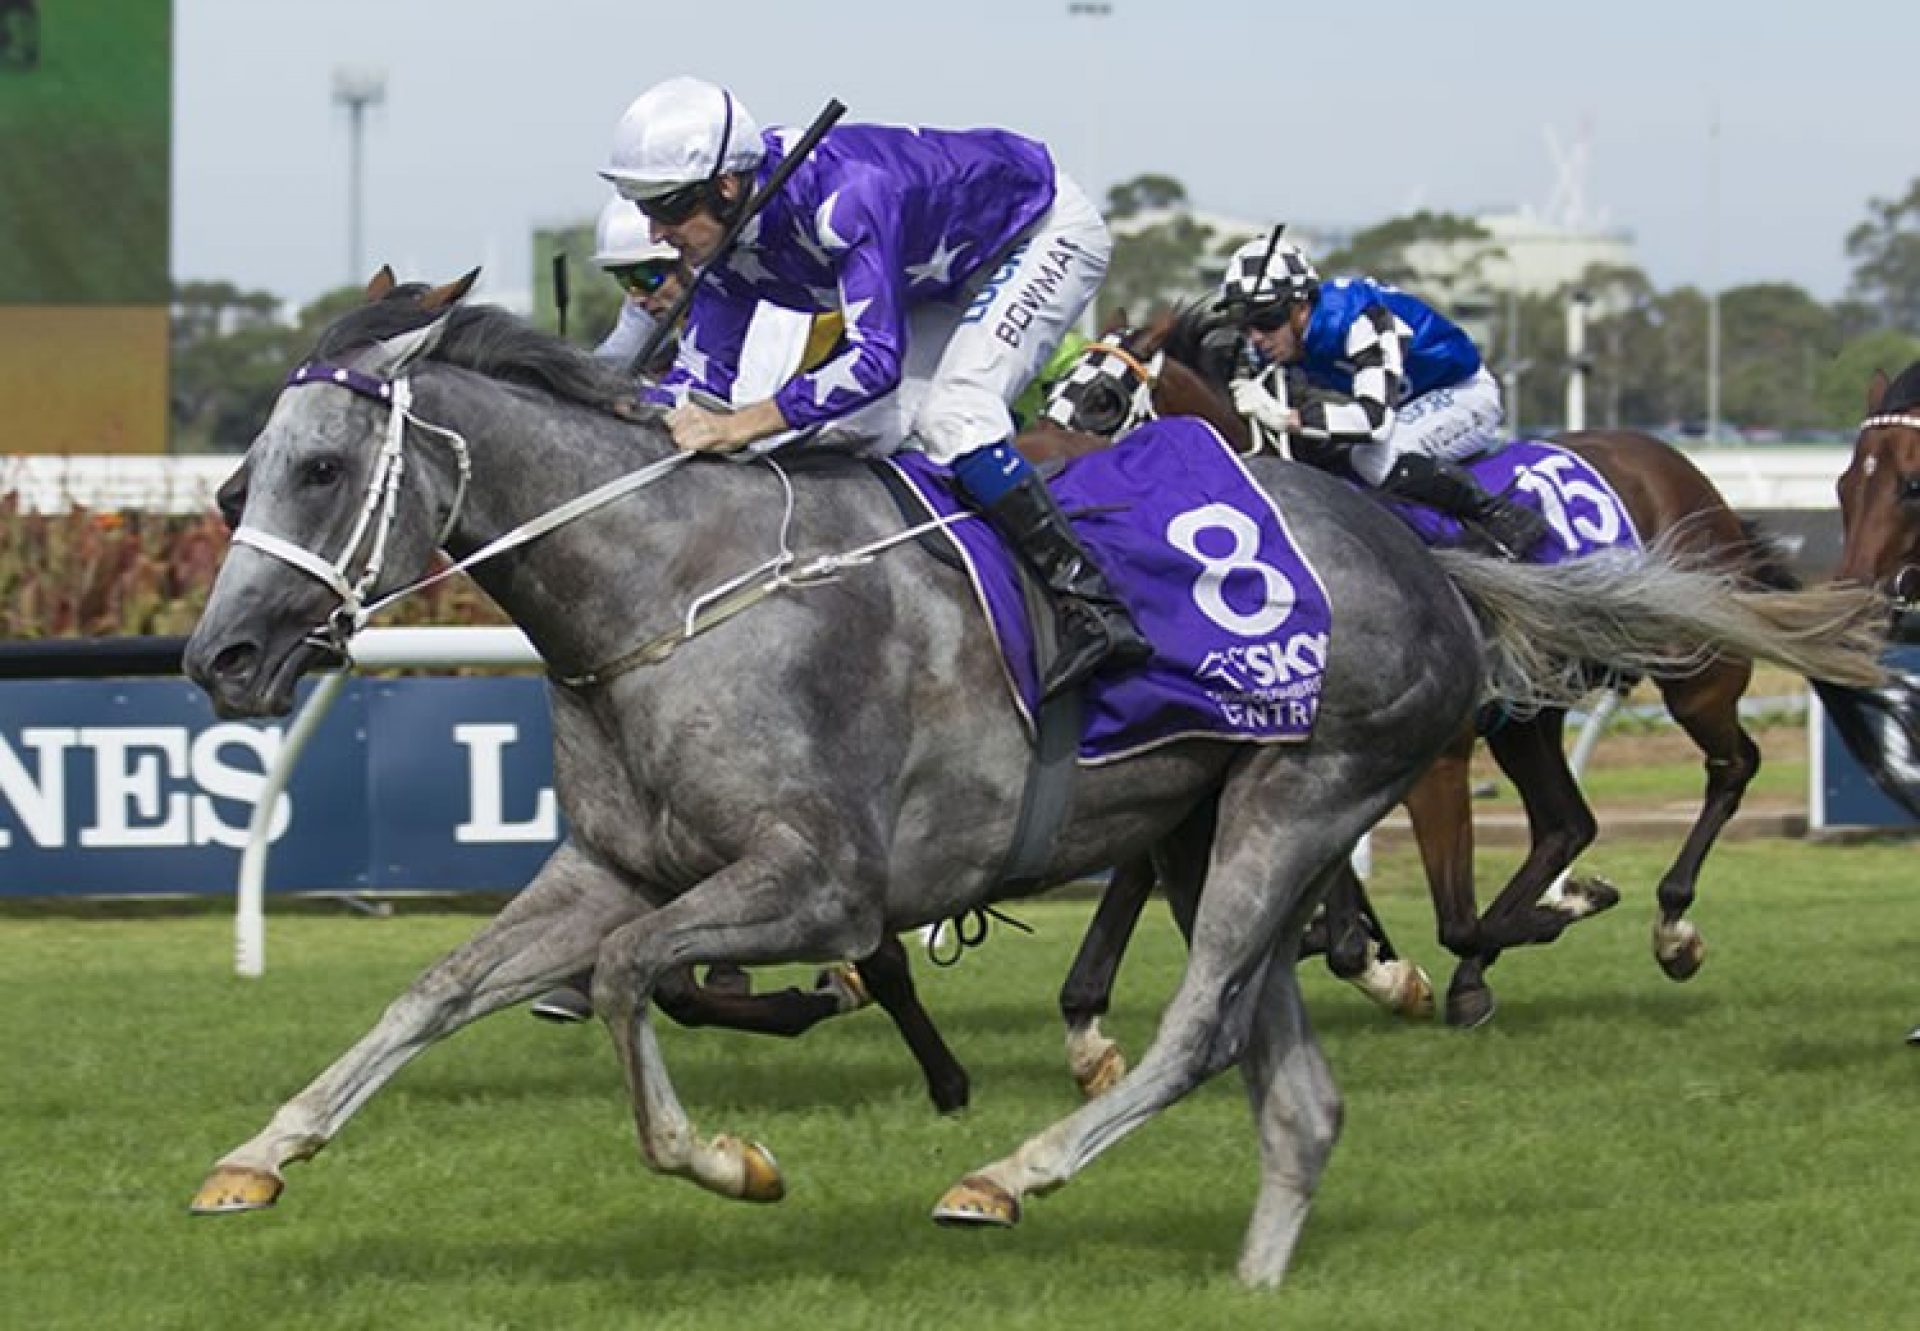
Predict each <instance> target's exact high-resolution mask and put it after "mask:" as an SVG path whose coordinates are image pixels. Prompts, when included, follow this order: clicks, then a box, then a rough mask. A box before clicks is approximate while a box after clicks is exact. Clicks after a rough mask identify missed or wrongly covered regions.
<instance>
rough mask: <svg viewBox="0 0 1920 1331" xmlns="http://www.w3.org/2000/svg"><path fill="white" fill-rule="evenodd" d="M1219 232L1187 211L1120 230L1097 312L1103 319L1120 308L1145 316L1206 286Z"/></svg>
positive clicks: (1103, 320)
mask: <svg viewBox="0 0 1920 1331" xmlns="http://www.w3.org/2000/svg"><path fill="white" fill-rule="evenodd" d="M1212 245H1213V232H1212V230H1211V229H1210V228H1208V227H1205V226H1203V225H1201V224H1200V223H1198V222H1196V221H1194V220H1193V218H1191V217H1189V216H1188V215H1187V214H1185V213H1174V214H1172V215H1171V216H1169V217H1168V218H1167V219H1166V220H1165V221H1162V222H1155V223H1153V224H1152V225H1150V226H1146V227H1142V228H1140V229H1138V230H1126V231H1120V232H1117V233H1116V234H1115V236H1114V239H1113V257H1112V258H1111V259H1110V260H1109V261H1108V264H1107V276H1106V279H1105V281H1103V282H1102V283H1101V285H1100V298H1099V305H1098V308H1097V310H1096V315H1097V317H1098V319H1099V321H1100V322H1102V323H1103V324H1104V323H1105V322H1106V321H1107V320H1109V319H1110V318H1112V317H1113V316H1114V315H1115V314H1116V313H1117V312H1118V311H1122V310H1124V311H1126V312H1127V314H1128V315H1129V317H1131V318H1134V319H1141V318H1145V317H1146V316H1147V315H1149V314H1150V313H1152V312H1153V311H1154V310H1155V309H1157V308H1159V307H1160V306H1163V305H1166V304H1168V303H1170V302H1172V301H1177V300H1184V299H1188V298H1191V297H1192V296H1194V295H1195V294H1197V293H1198V291H1199V290H1200V289H1201V286H1202V281H1203V279H1202V277H1201V264H1202V261H1203V260H1204V259H1205V257H1206V256H1207V254H1208V253H1209V251H1210V249H1211V248H1212Z"/></svg>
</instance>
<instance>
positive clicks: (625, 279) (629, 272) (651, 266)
mask: <svg viewBox="0 0 1920 1331" xmlns="http://www.w3.org/2000/svg"><path fill="white" fill-rule="evenodd" d="M675 266H676V264H675V261H674V260H672V259H643V260H641V261H640V262H639V263H621V264H613V265H611V266H609V267H608V269H607V274H608V276H610V277H612V278H613V280H614V281H616V282H618V283H619V284H620V285H621V286H623V287H625V288H626V289H627V290H628V291H630V292H632V293H633V294H634V295H636V296H651V295H652V294H653V293H654V292H656V291H658V290H659V289H660V288H661V286H662V285H663V284H664V283H665V282H666V280H667V277H668V276H669V275H670V274H671V273H672V272H673V270H674V268H675Z"/></svg>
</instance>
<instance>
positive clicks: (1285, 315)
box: [1240, 301, 1293, 333]
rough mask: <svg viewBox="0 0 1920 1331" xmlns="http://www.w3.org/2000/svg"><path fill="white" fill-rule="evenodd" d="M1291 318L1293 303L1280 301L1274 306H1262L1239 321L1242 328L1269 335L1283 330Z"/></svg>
mask: <svg viewBox="0 0 1920 1331" xmlns="http://www.w3.org/2000/svg"><path fill="white" fill-rule="evenodd" d="M1292 317H1293V302H1292V301H1282V302H1280V303H1279V304H1275V305H1263V306H1261V307H1260V308H1259V309H1257V310H1253V311H1251V312H1250V313H1248V314H1247V315H1246V317H1244V318H1243V319H1241V320H1240V326H1241V327H1242V328H1251V329H1254V330H1256V331H1257V332H1262V333H1271V332H1274V331H1276V330H1278V329H1281V328H1285V327H1286V326H1287V321H1288V320H1289V319H1291V318H1292Z"/></svg>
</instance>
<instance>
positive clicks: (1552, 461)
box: [1382, 439, 1641, 564]
mask: <svg viewBox="0 0 1920 1331" xmlns="http://www.w3.org/2000/svg"><path fill="white" fill-rule="evenodd" d="M1460 465H1461V466H1464V467H1465V468H1466V469H1467V470H1468V471H1470V472H1472V473H1473V475H1474V479H1476V480H1478V481H1479V482H1480V486H1481V488H1482V489H1484V490H1486V491H1487V493H1489V494H1496V495H1504V496H1505V497H1506V498H1508V499H1511V500H1513V501H1515V502H1516V503H1520V504H1523V505H1525V506H1526V507H1527V508H1530V509H1532V510H1534V511H1535V512H1536V513H1538V514H1539V515H1540V516H1541V517H1543V518H1545V519H1546V520H1547V525H1548V526H1549V527H1550V528H1552V529H1553V535H1552V536H1551V537H1550V538H1549V539H1547V540H1544V541H1542V542H1541V543H1540V544H1539V545H1538V546H1536V547H1535V548H1534V549H1532V550H1530V551H1528V552H1527V561H1526V562H1527V563H1529V564H1564V563H1566V562H1567V561H1568V560H1572V559H1584V558H1585V557H1586V556H1588V555H1592V554H1598V553H1599V552H1600V551H1602V550H1637V549H1639V548H1640V546H1641V541H1640V534H1639V533H1638V532H1637V531H1635V530H1634V526H1633V517H1632V515H1631V514H1629V513H1628V512H1627V506H1626V505H1625V504H1623V503H1621V502H1620V496H1619V495H1617V494H1615V493H1614V492H1613V487H1612V486H1610V485H1608V484H1607V482H1606V480H1605V478H1603V477H1602V476H1601V475H1600V473H1599V472H1597V471H1595V470H1594V469H1593V468H1592V467H1590V466H1588V465H1587V463H1586V462H1585V461H1583V460H1582V459H1581V458H1579V457H1577V456H1575V455H1574V454H1572V453H1569V452H1567V450H1566V449H1564V448H1556V447H1554V446H1553V445H1552V444H1543V443H1541V442H1539V441H1538V440H1534V439H1515V440H1513V441H1512V442H1510V443H1508V444H1505V445H1504V446H1502V447H1501V448H1500V449H1499V450H1498V451H1496V452H1493V453H1487V454H1483V455H1482V456H1480V457H1477V458H1473V459H1471V460H1470V461H1467V462H1464V463H1461V464H1460ZM1382 502H1384V503H1385V504H1386V505H1387V507H1388V508H1391V509H1392V510H1393V511H1394V512H1395V513H1397V514H1399V515H1400V517H1401V518H1402V519H1404V520H1405V521H1406V523H1407V525H1408V526H1410V527H1412V528H1413V529H1414V531H1415V532H1417V533H1419V536H1420V539H1421V540H1423V541H1425V542H1426V543H1427V544H1428V545H1437V546H1456V545H1461V544H1464V543H1465V541H1466V529H1465V528H1464V527H1462V526H1461V525H1460V520H1459V519H1458V518H1451V517H1448V516H1446V515H1445V514H1442V513H1436V512H1435V511H1434V510H1432V509H1430V508H1427V507H1425V506H1423V505H1420V504H1408V503H1402V502H1400V501H1398V500H1390V499H1385V498H1384V497H1383V499H1382Z"/></svg>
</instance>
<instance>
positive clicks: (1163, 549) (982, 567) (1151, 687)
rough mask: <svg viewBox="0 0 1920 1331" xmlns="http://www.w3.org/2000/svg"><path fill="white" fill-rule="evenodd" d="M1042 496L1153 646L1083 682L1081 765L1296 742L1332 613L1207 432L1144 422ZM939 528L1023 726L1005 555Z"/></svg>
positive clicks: (1025, 683)
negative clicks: (1120, 668) (954, 552)
mask: <svg viewBox="0 0 1920 1331" xmlns="http://www.w3.org/2000/svg"><path fill="white" fill-rule="evenodd" d="M888 465H890V466H893V467H894V468H896V469H897V470H898V471H899V472H900V473H901V475H902V476H904V477H905V478H906V479H907V481H908V482H909V483H910V484H911V485H912V486H913V488H914V490H915V492H916V493H918V494H919V496H920V497H921V500H922V501H923V502H924V503H925V504H926V505H927V507H928V509H929V510H930V511H931V512H933V513H935V514H941V515H945V514H950V513H954V512H958V511H961V508H962V506H961V504H960V503H959V501H958V500H957V499H955V497H954V496H953V493H952V492H951V490H950V489H949V487H948V484H947V481H946V473H945V470H944V469H943V468H941V467H939V466H937V465H935V464H934V463H933V462H931V461H929V460H928V459H927V458H925V457H924V456H922V455H920V454H917V453H901V454H897V455H895V456H894V457H893V458H892V459H891V460H890V462H889V463H888ZM1051 488H1052V490H1053V493H1054V497H1055V498H1056V499H1057V500H1058V501H1059V503H1060V506H1061V508H1063V509H1064V510H1065V511H1066V512H1067V514H1068V515H1069V516H1070V517H1071V518H1072V519H1073V524H1074V530H1075V532H1076V533H1077V534H1078V536H1079V538H1080V540H1081V541H1082V542H1083V543H1084V544H1085V545H1086V547H1087V551H1088V553H1089V554H1090V555H1092V557H1093V558H1094V559H1095V561H1097V562H1098V563H1099V565H1100V567H1101V569H1102V570H1103V571H1104V572H1105V573H1106V575H1107V578H1108V580H1109V581H1110V582H1111V583H1112V584H1113V586H1114V588H1115V589H1116V590H1117V591H1118V593H1119V594H1120V596H1121V598H1122V599H1123V600H1124V601H1125V602H1126V603H1127V607H1128V609H1130V610H1131V611H1132V612H1133V615H1134V619H1135V621H1136V622H1137V623H1138V624H1139V626H1140V628H1141V631H1142V632H1144V633H1145V634H1146V636H1147V639H1148V640H1149V641H1150V642H1151V643H1152V644H1153V648H1154V654H1153V658H1152V659H1151V660H1150V661H1148V662H1147V664H1146V665H1144V666H1142V667H1141V668H1139V669H1137V670H1131V671H1127V672H1125V673H1123V674H1118V675H1108V674H1101V675H1097V676H1095V677H1094V678H1093V680H1091V681H1090V682H1089V683H1088V685H1087V688H1086V699H1085V718H1084V730H1083V732H1082V735H1081V740H1080V761H1081V763H1082V764H1084V765H1088V766H1094V765H1098V764H1100V763H1104V762H1111V761H1113V760H1115V759H1118V758H1123V757H1126V756H1128V755H1130V754H1134V753H1139V752H1141V751H1142V750H1145V749H1150V748H1153V747H1155V746H1157V745H1160V744H1166V743H1169V742H1171V741H1173V740H1176V739H1183V738H1189V737H1195V736H1200V737H1208V738H1215V739H1226V740H1243V741H1251V742H1256V743H1276V742H1279V743H1284V742H1298V741H1302V740H1305V739H1307V738H1308V736H1309V735H1310V733H1311V731H1312V728H1313V719H1314V716H1315V714H1316V713H1317V712H1318V709H1319V701H1320V686H1321V679H1322V675H1323V673H1324V669H1325V665H1326V659H1327V644H1328V640H1329V633H1330V630H1331V624H1332V608H1331V606H1330V605H1329V604H1328V602H1327V595H1326V590H1325V588H1324V587H1323V586H1322V585H1321V582H1320V579H1319V576H1318V575H1317V574H1316V573H1315V572H1314V571H1313V569H1312V567H1311V566H1310V565H1308V564H1307V563H1306V561H1305V560H1304V558H1303V557H1302V556H1301V554H1300V552H1299V550H1298V549H1297V548H1296V547H1295V545H1294V543H1293V540H1292V538H1291V537H1290V536H1289V534H1288V532H1287V525H1286V519H1285V516H1284V515H1283V514H1281V513H1280V511H1279V510H1278V509H1277V508H1276V507H1275V506H1274V504H1273V501H1272V500H1271V499H1270V498H1269V497H1268V496H1267V494H1266V493H1265V492H1264V491H1263V490H1261V489H1260V488H1259V486H1257V485H1255V484H1254V482H1253V480H1252V478H1251V477H1250V476H1248V475H1247V472H1246V469H1245V467H1244V466H1242V464H1241V462H1240V460H1239V459H1238V458H1237V457H1235V456H1234V453H1233V450H1232V449H1231V448H1229V447H1228V446H1227V444H1226V443H1225V441H1224V440H1222V439H1221V438H1220V436H1219V435H1218V434H1216V433H1215V432H1214V431H1213V429H1212V428H1211V427H1209V426H1208V425H1206V424H1205V423H1203V422H1201V421H1198V420H1193V419H1190V418H1186V417H1172V418H1168V419H1165V420H1158V421H1153V422H1149V423H1148V424H1146V425H1143V426H1141V427H1140V428H1139V429H1138V430H1135V431H1134V432H1133V433H1132V434H1130V435H1128V436H1127V437H1126V438H1125V439H1123V440H1121V441H1120V442H1119V443H1118V444H1116V445H1114V446H1113V447H1112V448H1110V449H1106V450H1103V451H1101V452H1098V453H1093V454H1089V455H1088V456H1086V457H1084V458H1081V459H1079V460H1078V461H1076V462H1073V463H1072V464H1070V465H1069V466H1068V467H1067V468H1066V470H1065V471H1063V472H1061V473H1060V475H1059V476H1057V477H1055V478H1054V479H1053V481H1052V485H1051ZM946 530H947V534H948V536H949V537H950V539H951V540H952V541H953V542H954V544H955V545H956V546H957V547H958V549H959V551H960V554H961V556H962V558H963V559H964V560H965V562H966V565H967V571H968V576H969V577H970V578H971V579H972V581H973V585H974V589H975V592H976V594H977V596H978V599H979V601H980V604H981V607H982V609H983V611H984V612H985V614H986V616H987V621H988V623H989V625H990V626H991V628H992V631H993V633H994V636H995V639H996V641H997V642H998V644H999V646H1000V649H1001V659H1002V661H1003V663H1004V664H1005V666H1006V669H1007V676H1008V683H1009V684H1010V685H1011V687H1012V691H1013V697H1014V701H1015V703H1016V704H1017V705H1018V707H1019V708H1020V711H1021V713H1022V715H1023V716H1024V717H1025V718H1026V719H1027V721H1028V723H1029V725H1031V723H1032V717H1033V715H1034V710H1035V708H1036V706H1037V702H1038V698H1039V676H1038V670H1037V667H1036V664H1035V661H1034V646H1033V636H1032V633H1031V630H1030V629H1029V626H1028V624H1027V618H1026V613H1025V608H1024V606H1023V604H1022V598H1021V594H1020V587H1019V581H1018V577H1017V575H1016V573H1015V571H1014V566H1013V562H1012V557H1011V556H1010V555H1009V554H1008V552H1007V550H1006V549H1005V547H1004V546H1003V545H1002V544H1001V542H1000V539H999V537H998V536H997V535H995V533H994V532H993V530H992V529H991V528H990V527H989V526H988V525H987V524H986V522H984V521H974V522H961V523H956V524H954V525H953V526H951V527H949V528H947V529H946Z"/></svg>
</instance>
